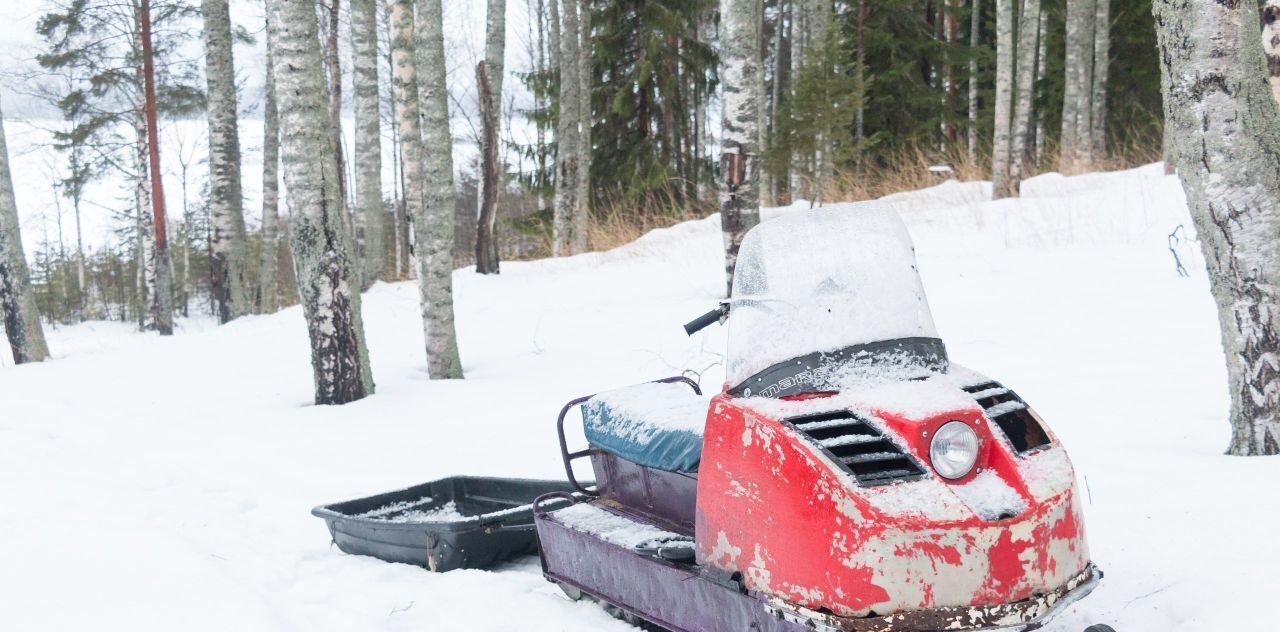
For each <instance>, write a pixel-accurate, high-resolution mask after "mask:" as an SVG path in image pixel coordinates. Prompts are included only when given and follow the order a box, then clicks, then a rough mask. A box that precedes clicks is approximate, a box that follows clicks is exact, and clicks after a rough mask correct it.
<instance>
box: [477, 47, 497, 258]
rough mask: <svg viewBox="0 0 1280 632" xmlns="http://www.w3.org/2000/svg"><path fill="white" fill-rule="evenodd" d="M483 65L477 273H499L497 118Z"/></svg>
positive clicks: (479, 82) (479, 74)
mask: <svg viewBox="0 0 1280 632" xmlns="http://www.w3.org/2000/svg"><path fill="white" fill-rule="evenodd" d="M490 81H491V80H490V78H489V73H488V72H487V69H486V68H485V62H483V61H482V62H480V63H478V64H476V91H477V92H478V93H479V101H480V213H479V216H478V218H477V219H478V221H477V224H476V272H479V273H480V274H497V273H498V272H499V262H498V243H497V240H496V238H495V237H496V236H495V234H494V232H495V230H496V229H497V226H498V114H497V112H495V111H494V110H495V109H496V107H495V106H494V102H493V94H492V92H491V91H490V88H489V86H490Z"/></svg>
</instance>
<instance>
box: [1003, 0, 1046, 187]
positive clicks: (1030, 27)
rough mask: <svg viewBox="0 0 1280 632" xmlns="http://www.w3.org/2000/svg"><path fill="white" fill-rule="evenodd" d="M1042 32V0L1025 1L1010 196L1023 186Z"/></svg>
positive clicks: (1020, 43)
mask: <svg viewBox="0 0 1280 632" xmlns="http://www.w3.org/2000/svg"><path fill="white" fill-rule="evenodd" d="M1039 31H1040V0H1023V3H1022V15H1021V17H1020V18H1019V33H1018V68H1017V71H1016V75H1017V78H1018V102H1017V107H1016V109H1015V110H1014V115H1013V151H1012V152H1010V158H1009V160H1010V164H1009V194H1010V195H1014V196H1016V195H1018V192H1019V189H1020V187H1021V186H1022V165H1023V162H1024V161H1025V159H1026V155H1027V133H1028V132H1029V131H1030V130H1031V117H1032V109H1033V107H1034V105H1035V101H1034V100H1033V97H1034V96H1035V85H1036V83H1035V82H1036V51H1037V46H1036V44H1037V42H1036V34H1037V33H1038V32H1039Z"/></svg>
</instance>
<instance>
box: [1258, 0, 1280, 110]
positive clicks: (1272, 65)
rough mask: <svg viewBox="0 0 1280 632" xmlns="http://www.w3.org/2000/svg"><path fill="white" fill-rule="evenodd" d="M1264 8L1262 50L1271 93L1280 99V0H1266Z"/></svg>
mask: <svg viewBox="0 0 1280 632" xmlns="http://www.w3.org/2000/svg"><path fill="white" fill-rule="evenodd" d="M1264 5H1265V6H1263V8H1262V51H1263V54H1265V55H1266V56H1267V78H1268V79H1269V80H1270V81H1271V93H1272V94H1274V95H1275V97H1276V100H1277V101H1280V0H1266V1H1265V3H1264Z"/></svg>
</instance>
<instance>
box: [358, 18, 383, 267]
mask: <svg viewBox="0 0 1280 632" xmlns="http://www.w3.org/2000/svg"><path fill="white" fill-rule="evenodd" d="M377 3H378V0H351V78H352V81H351V84H352V90H351V93H352V105H353V110H354V115H355V118H354V125H353V128H354V129H353V132H354V136H355V144H354V147H353V152H352V157H353V158H354V161H353V163H354V164H353V165H352V167H353V168H354V169H355V176H354V178H353V185H354V195H353V196H352V200H353V202H354V206H355V209H354V210H355V215H356V225H357V226H358V227H359V230H358V232H357V234H358V235H359V236H360V237H361V239H359V244H360V250H361V253H360V254H361V256H360V261H361V264H362V265H361V279H362V282H363V285H364V286H366V287H367V286H369V285H372V284H373V282H374V281H376V280H378V279H381V278H383V277H384V273H385V269H386V260H387V254H386V249H385V247H384V244H383V236H384V234H385V231H386V226H385V224H386V222H384V221H383V220H384V218H385V215H386V210H385V209H384V208H383V206H382V122H381V117H382V113H381V109H380V107H379V101H378V4H377Z"/></svg>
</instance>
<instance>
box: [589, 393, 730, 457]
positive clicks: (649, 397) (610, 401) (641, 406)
mask: <svg viewBox="0 0 1280 632" xmlns="http://www.w3.org/2000/svg"><path fill="white" fill-rule="evenodd" d="M709 403H710V400H709V399H708V398H706V397H703V396H701V395H698V394H696V393H694V392H693V391H692V390H691V389H690V388H689V386H688V385H686V384H679V383H677V384H664V383H656V382H653V383H648V384H638V385H636V386H628V387H626V388H620V389H617V390H613V391H607V392H604V393H600V394H598V395H596V396H594V397H592V398H591V399H589V400H587V401H586V403H584V404H583V405H582V423H583V428H584V430H585V432H586V436H587V441H588V442H589V443H590V444H591V445H592V446H594V447H596V448H600V449H603V450H607V451H609V452H612V453H613V454H616V455H618V456H620V457H622V458H624V459H626V460H628V461H631V462H634V463H638V464H640V465H644V466H646V467H652V468H656V469H659V470H666V471H668V472H694V471H697V469H698V461H700V460H701V459H702V429H703V427H704V425H705V424H706V420H707V407H708V405H709Z"/></svg>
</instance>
